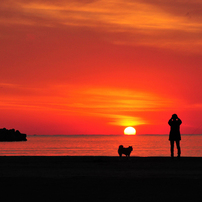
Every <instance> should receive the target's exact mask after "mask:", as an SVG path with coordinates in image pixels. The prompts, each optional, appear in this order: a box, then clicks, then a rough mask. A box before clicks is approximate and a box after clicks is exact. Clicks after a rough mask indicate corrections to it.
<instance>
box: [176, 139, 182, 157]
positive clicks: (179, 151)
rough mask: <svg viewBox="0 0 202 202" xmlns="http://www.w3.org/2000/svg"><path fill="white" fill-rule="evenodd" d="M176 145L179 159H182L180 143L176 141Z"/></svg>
mask: <svg viewBox="0 0 202 202" xmlns="http://www.w3.org/2000/svg"><path fill="white" fill-rule="evenodd" d="M176 145H177V151H178V157H180V154H181V149H180V141H179V140H177V141H176Z"/></svg>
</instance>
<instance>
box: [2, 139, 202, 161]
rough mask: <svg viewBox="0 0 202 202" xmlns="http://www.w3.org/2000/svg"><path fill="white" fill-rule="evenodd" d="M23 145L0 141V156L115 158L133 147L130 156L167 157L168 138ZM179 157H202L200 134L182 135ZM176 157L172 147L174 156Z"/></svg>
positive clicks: (40, 141)
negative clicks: (122, 150)
mask: <svg viewBox="0 0 202 202" xmlns="http://www.w3.org/2000/svg"><path fill="white" fill-rule="evenodd" d="M27 140H28V141H26V142H0V148H1V149H0V156H118V152H117V151H118V146H119V145H123V146H124V147H128V146H132V147H133V151H132V153H131V156H140V157H146V156H170V142H169V141H168V135H131V136H126V135H66V136H65V135H54V136H50V135H44V136H38V135H36V136H27ZM181 150H182V156H193V157H201V156H202V135H182V141H181ZM176 154H177V151H176V145H175V156H176Z"/></svg>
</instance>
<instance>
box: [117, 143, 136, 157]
mask: <svg viewBox="0 0 202 202" xmlns="http://www.w3.org/2000/svg"><path fill="white" fill-rule="evenodd" d="M132 151H133V147H132V146H129V147H127V148H125V147H123V145H120V146H119V149H118V153H119V156H120V157H122V154H125V155H126V156H127V157H129V156H130V153H131V152H132Z"/></svg>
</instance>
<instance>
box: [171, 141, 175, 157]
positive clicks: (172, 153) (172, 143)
mask: <svg viewBox="0 0 202 202" xmlns="http://www.w3.org/2000/svg"><path fill="white" fill-rule="evenodd" d="M170 153H171V157H172V158H173V157H174V141H173V140H170Z"/></svg>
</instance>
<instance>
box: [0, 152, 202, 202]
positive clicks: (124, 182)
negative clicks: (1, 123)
mask: <svg viewBox="0 0 202 202" xmlns="http://www.w3.org/2000/svg"><path fill="white" fill-rule="evenodd" d="M0 171H1V172H0V180H1V185H2V186H1V198H2V199H4V201H6V200H5V199H7V201H13V200H16V199H18V200H21V201H30V199H31V200H32V201H33V200H37V201H50V200H51V201H56V200H57V201H179V200H180V201H199V200H201V197H202V158H201V157H182V158H181V159H180V160H178V159H177V158H175V159H171V158H169V157H130V158H125V157H122V158H119V157H70V156H61V157H59V156H57V157H41V156H40V157H25V156H24V157H23V156H21V157H8V156H7V157H3V156H2V157H0Z"/></svg>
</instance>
